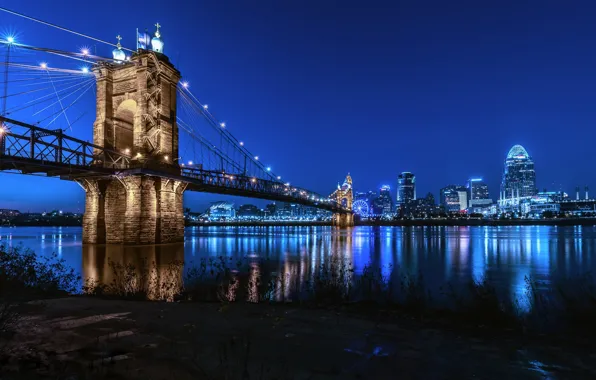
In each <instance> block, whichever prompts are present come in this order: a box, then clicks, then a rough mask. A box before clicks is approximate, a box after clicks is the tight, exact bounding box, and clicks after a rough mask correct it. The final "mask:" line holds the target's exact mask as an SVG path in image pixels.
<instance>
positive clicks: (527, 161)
mask: <svg viewBox="0 0 596 380" xmlns="http://www.w3.org/2000/svg"><path fill="white" fill-rule="evenodd" d="M536 193H537V190H536V172H535V171H534V161H532V158H531V157H530V155H529V154H528V152H527V151H526V150H525V149H524V147H523V146H521V145H514V146H513V147H512V148H511V150H509V153H508V154H507V158H506V159H505V170H504V171H503V181H502V182H501V198H518V197H531V196H533V195H536Z"/></svg>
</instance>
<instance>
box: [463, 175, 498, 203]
mask: <svg viewBox="0 0 596 380" xmlns="http://www.w3.org/2000/svg"><path fill="white" fill-rule="evenodd" d="M492 203H493V202H492V199H490V197H489V195H488V185H487V184H486V183H485V182H484V181H482V178H471V179H470V180H469V181H468V207H476V206H479V207H484V206H489V205H490V204H492Z"/></svg>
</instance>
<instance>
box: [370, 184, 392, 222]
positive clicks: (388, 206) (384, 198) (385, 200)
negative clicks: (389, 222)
mask: <svg viewBox="0 0 596 380" xmlns="http://www.w3.org/2000/svg"><path fill="white" fill-rule="evenodd" d="M392 210H393V201H392V200H391V188H390V187H389V186H388V185H384V186H382V187H381V189H380V190H379V197H378V198H376V199H375V200H374V201H373V214H375V215H387V214H390V213H391V211H392Z"/></svg>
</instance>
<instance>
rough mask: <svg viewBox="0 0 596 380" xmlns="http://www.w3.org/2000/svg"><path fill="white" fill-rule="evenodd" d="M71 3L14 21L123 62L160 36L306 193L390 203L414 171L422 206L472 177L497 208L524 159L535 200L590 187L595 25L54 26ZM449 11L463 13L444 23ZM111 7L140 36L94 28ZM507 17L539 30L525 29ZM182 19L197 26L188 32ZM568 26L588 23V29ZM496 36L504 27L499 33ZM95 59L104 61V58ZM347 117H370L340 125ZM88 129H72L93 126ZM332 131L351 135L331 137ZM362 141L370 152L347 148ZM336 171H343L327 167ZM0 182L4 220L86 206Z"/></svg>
mask: <svg viewBox="0 0 596 380" xmlns="http://www.w3.org/2000/svg"><path fill="white" fill-rule="evenodd" d="M79 4H80V3H79V2H75V1H59V2H57V3H54V4H39V3H38V2H33V1H31V0H24V1H21V2H19V3H18V4H15V5H14V6H15V7H17V8H15V10H17V11H19V10H20V11H23V10H26V9H35V12H34V13H35V14H32V16H38V17H40V18H49V19H48V21H52V22H55V23H57V24H60V25H66V26H68V27H72V28H74V29H77V30H81V31H84V32H86V33H88V34H90V35H93V36H97V37H101V38H105V39H106V40H110V41H111V40H112V39H114V37H115V36H116V35H118V34H121V35H122V36H123V41H122V42H123V44H125V46H129V47H131V46H132V47H134V33H135V30H136V28H137V27H139V28H144V27H145V26H148V25H152V24H153V23H154V22H155V21H159V22H160V24H161V25H163V33H164V39H165V43H166V45H165V53H166V54H167V55H168V56H169V57H170V58H171V59H172V61H173V62H174V64H176V65H177V66H178V67H179V68H180V70H181V71H182V73H183V75H184V76H185V79H186V80H188V82H189V83H190V85H191V86H192V88H193V89H195V90H196V91H197V92H198V93H200V94H201V97H202V98H204V99H206V100H207V101H208V102H209V104H210V105H212V108H213V109H214V112H217V113H218V115H221V116H222V117H223V118H225V119H226V122H227V124H228V126H229V128H230V130H232V131H234V132H241V133H239V134H240V135H242V136H241V137H243V138H246V140H247V144H250V147H251V149H252V150H254V151H255V152H258V154H259V155H260V156H261V157H262V158H263V159H264V160H266V162H267V163H268V164H271V165H272V166H273V167H274V169H275V170H276V171H277V172H279V173H281V174H282V175H283V176H284V178H288V179H289V180H290V181H291V182H292V183H295V184H299V185H300V186H304V187H307V188H312V189H313V190H316V191H319V192H321V193H324V194H327V193H330V192H331V191H333V188H334V184H335V183H336V182H337V180H338V179H341V178H343V177H344V176H345V173H346V172H351V174H352V176H353V177H354V181H355V188H356V189H357V190H361V191H367V190H369V189H379V188H380V187H381V186H382V185H384V184H388V185H390V186H391V188H392V191H394V189H395V188H396V183H395V177H396V176H397V174H399V173H400V172H402V171H404V170H408V171H411V172H412V173H414V174H415V175H416V177H417V187H418V189H419V194H420V195H422V194H426V193H427V192H429V191H430V192H432V193H433V194H435V196H437V195H438V191H439V189H440V188H442V187H444V186H445V185H447V184H449V183H464V182H465V181H466V180H467V179H468V178H470V177H475V176H479V177H483V178H484V179H485V181H487V184H488V186H489V189H490V196H491V198H493V199H497V198H498V189H499V184H500V182H501V173H502V165H503V158H502V157H504V156H505V154H506V153H507V151H508V149H510V147H511V146H513V145H515V144H521V145H522V146H524V147H526V148H527V149H528V151H529V152H530V154H531V156H532V158H533V159H534V160H535V162H536V163H537V164H536V165H537V167H536V171H537V172H538V175H537V187H538V189H540V190H542V189H543V188H545V187H546V188H548V189H550V190H564V191H566V192H567V193H569V194H572V193H573V192H574V191H573V189H574V188H575V187H576V186H581V187H582V188H583V187H584V186H586V185H587V186H589V187H590V188H596V187H595V184H594V183H593V179H592V178H590V177H589V175H590V168H591V167H593V166H594V164H595V163H596V157H591V156H588V157H584V156H585V154H581V152H587V151H590V148H589V145H588V144H589V141H591V139H592V138H593V137H594V136H593V134H594V133H595V132H593V131H592V130H591V129H590V128H589V126H590V125H591V124H593V121H594V120H593V119H594V117H593V115H592V113H591V104H592V103H593V102H592V96H591V90H590V89H591V88H593V87H594V83H593V82H596V76H595V75H594V72H593V70H592V69H591V68H592V67H594V66H595V63H596V59H595V57H593V56H592V55H591V54H590V53H589V52H588V50H589V49H585V46H589V42H590V41H591V40H592V39H593V37H594V36H595V35H596V30H595V29H594V27H593V26H592V23H591V22H588V21H587V14H589V12H582V13H581V14H579V13H577V12H575V11H574V10H570V9H566V8H564V7H558V6H556V5H552V4H550V5H549V4H543V3H540V4H541V7H535V6H533V5H532V4H530V3H528V4H522V5H520V4H517V3H515V2H503V3H501V4H500V7H499V8H498V9H493V8H491V7H490V6H488V5H482V4H475V3H470V4H459V5H457V6H455V5H445V4H442V3H440V2H437V3H436V4H435V5H436V6H435V7H434V10H433V11H432V12H428V10H427V7H423V6H421V5H416V4H409V5H389V4H386V3H384V2H378V3H377V5H378V7H377V8H375V7H368V8H366V9H364V8H360V7H358V6H357V5H356V3H350V2H347V3H345V7H342V8H341V9H336V8H335V7H334V6H330V5H324V4H323V5H321V4H318V3H315V2H307V3H306V4H303V6H302V7H295V6H292V5H278V6H276V7H273V9H271V4H257V5H251V6H249V5H247V4H242V3H241V2H239V3H238V4H237V5H236V6H234V7H226V6H223V5H221V4H217V3H216V2H208V1H207V2H205V4H202V5H201V9H200V12H198V7H196V6H195V5H182V6H181V7H180V8H179V9H177V10H176V12H173V11H168V10H164V9H163V7H160V6H159V3H151V2H149V4H148V6H147V7H143V9H137V7H134V6H133V5H130V4H121V3H117V2H110V1H108V2H106V7H105V9H104V8H102V9H96V10H94V12H97V17H94V18H81V19H74V18H72V17H69V16H68V15H62V14H57V13H55V12H49V11H50V10H51V8H52V7H55V6H63V7H69V8H73V9H75V8H77V6H79V7H80V5H79ZM536 4H538V3H536ZM452 7H455V8H457V10H458V11H459V13H457V14H452V13H453V12H451V13H449V14H450V16H449V17H447V16H446V14H447V13H448V12H447V11H448V10H450V9H451V8H452ZM587 7H590V9H591V7H592V6H589V5H587V6H586V10H587ZM115 8H118V9H120V12H124V13H130V14H135V15H136V19H135V21H131V22H129V21H120V22H118V23H114V24H113V25H106V23H105V22H104V21H103V20H104V19H105V18H108V17H110V16H111V15H112V11H111V10H112V9H115ZM514 9H515V11H516V12H521V13H525V14H532V15H533V16H534V17H532V18H530V19H527V18H523V17H522V18H519V17H517V16H516V13H514V12H512V10H514ZM313 10H316V12H313ZM44 15H47V16H46V17H42V16H44ZM272 15H275V17H273V18H272V17H270V16H272ZM191 16H192V17H199V18H200V20H199V21H200V22H191V20H194V18H191ZM576 17H580V18H581V17H586V23H582V22H580V21H581V20H580V21H578V20H576ZM353 19H357V20H359V22H358V23H356V24H355V25H354V23H353V22H350V20H353ZM1 20H2V22H3V25H5V29H6V30H5V31H4V33H6V32H14V33H15V34H16V35H17V36H18V38H20V39H22V41H23V42H24V43H31V44H37V45H39V46H50V45H53V44H54V43H56V42H57V43H59V44H60V46H58V47H60V48H64V49H68V50H72V49H76V48H78V47H79V46H80V44H81V40H80V39H77V38H74V37H71V36H66V37H64V38H60V40H57V36H63V35H59V34H56V32H55V31H52V30H49V29H47V27H45V26H41V25H37V24H32V23H31V22H29V21H26V20H22V19H17V18H14V17H11V16H9V15H7V14H2V15H1ZM222 20H223V21H225V23H222V22H220V21H222ZM305 22H306V23H308V24H309V25H311V27H310V28H307V29H308V30H306V31H305V30H304V28H303V27H302V28H301V27H300V26H301V25H303V24H304V23H305ZM397 25H399V27H398V26H397ZM438 25H441V27H439V26H438ZM502 25H509V27H508V28H507V31H506V32H505V31H504V30H503V26H502ZM532 26H533V27H534V28H532ZM444 30H448V32H447V33H439V32H441V31H444ZM271 31H275V33H271ZM538 31H539V32H538ZM463 34H465V35H463ZM189 36H197V37H198V36H200V39H201V41H204V42H205V46H203V48H202V49H194V48H192V47H190V46H189V45H190V42H191V41H193V40H192V39H191V37H189ZM471 36H473V37H471ZM545 40H546V41H545ZM347 41H350V42H349V43H348V42H347ZM438 41H440V42H441V43H438ZM486 41H488V43H485V42H486ZM221 46H226V47H227V49H221ZM387 46H396V47H397V48H396V49H395V51H389V50H388V49H387ZM355 47H356V48H355ZM96 48H97V49H98V53H101V54H102V55H108V54H109V52H110V49H104V48H102V47H101V46H97V47H96ZM102 49H103V50H102ZM104 50H105V51H104ZM222 50H223V51H222ZM354 51H359V53H358V54H356V53H354ZM50 63H51V62H50ZM194 68H198V69H197V70H194ZM371 68H374V69H375V70H370V69H371ZM536 68H539V70H536ZM570 68H573V70H570ZM544 88H548V90H549V91H543V90H544ZM296 105H303V106H304V107H296ZM295 108H300V109H302V110H301V111H300V112H296V111H295ZM346 108H348V109H360V110H362V111H363V112H362V114H363V115H364V114H367V115H369V114H374V115H375V116H374V117H373V118H372V119H371V118H370V117H369V116H367V117H366V118H365V117H364V116H359V115H360V114H359V113H357V114H356V116H354V115H351V116H350V117H345V116H343V114H344V113H345V112H344V111H345V109H346ZM429 110H432V112H429ZM92 114H93V113H92V112H89V114H88V115H86V116H85V117H84V118H83V119H81V121H80V122H79V123H81V125H83V124H85V125H83V126H88V125H90V124H92V123H93V115H92ZM568 125H572V126H573V128H574V130H575V131H579V132H581V133H582V134H585V136H584V137H585V138H582V139H577V138H574V140H573V149H570V150H566V154H565V155H562V154H559V153H558V152H560V151H562V149H563V148H564V147H563V146H562V144H565V142H566V141H568V139H570V138H572V137H573V136H572V135H571V134H570V132H567V128H566V126H568ZM340 126H341V128H343V129H344V132H345V133H343V134H339V135H338V134H337V133H336V131H337V128H338V127H340ZM363 126H366V128H364V127H363ZM81 130H87V132H79V131H78V130H75V131H74V132H75V133H74V134H75V135H77V133H81V134H82V135H81V136H80V137H82V138H86V139H89V136H85V134H89V130H90V128H81ZM312 136H316V139H313V137H312ZM357 139H364V141H365V142H366V143H365V144H354V142H355V141H356V140H357ZM272 141H275V142H276V143H271V142H272ZM396 141H398V142H400V143H399V144H395V142H396ZM346 146H348V147H350V149H348V150H346V149H345V147H346ZM421 148H423V149H421ZM337 156H341V157H342V160H341V163H340V164H339V165H338V164H337V162H336V161H335V160H329V157H337ZM296 158H299V159H296ZM0 181H2V184H3V186H2V188H3V189H2V191H1V192H0V199H2V204H1V205H0V206H1V207H5V208H18V209H29V210H32V211H42V210H43V209H52V208H60V209H64V210H68V211H79V212H80V211H82V208H83V207H82V206H81V205H83V204H84V193H83V192H82V191H81V189H80V188H79V187H78V185H76V184H74V183H68V182H64V181H58V180H55V179H44V178H36V177H28V176H19V177H17V176H13V175H9V174H0ZM17 189H18V190H17ZM39 189H43V190H44V196H43V197H40V196H39V193H38V192H39ZM392 196H393V197H395V193H393V194H392ZM187 198H188V199H187V201H186V202H185V204H186V205H187V206H188V205H190V206H191V207H192V206H195V205H196V206H197V207H199V206H201V205H206V204H208V203H209V202H211V201H214V200H217V199H219V198H221V196H211V195H203V194H190V195H188V196H187ZM239 202H242V201H239ZM256 202H258V201H256Z"/></svg>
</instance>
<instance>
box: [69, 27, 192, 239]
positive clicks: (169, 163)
mask: <svg viewBox="0 0 596 380" xmlns="http://www.w3.org/2000/svg"><path fill="white" fill-rule="evenodd" d="M159 37H160V35H159V26H158V31H157V33H156V37H155V38H154V39H153V41H152V43H153V50H152V51H150V50H144V49H139V50H138V51H137V52H136V53H134V54H133V55H132V57H130V58H128V57H126V56H125V53H124V51H122V49H121V46H120V43H118V47H117V48H116V49H114V51H113V55H114V60H115V61H116V62H114V63H100V64H97V65H96V66H95V67H94V68H93V73H94V74H95V77H96V83H97V115H96V120H95V123H94V125H93V142H94V144H95V145H98V146H103V147H105V148H108V149H111V150H113V151H116V152H121V153H124V154H125V155H126V156H127V159H121V160H116V161H114V159H112V158H110V157H106V156H105V155H108V154H109V153H104V152H95V154H97V155H98V157H99V158H98V160H97V161H96V163H95V165H96V166H99V167H102V166H103V167H110V168H112V169H114V167H115V168H116V169H122V171H121V172H119V173H120V174H117V175H115V176H114V175H112V176H104V177H89V178H79V179H78V183H79V184H80V185H81V186H82V187H83V188H84V189H85V192H86V204H85V215H84V217H83V242H84V243H94V244H102V243H107V244H154V243H170V242H180V241H183V240H184V214H183V205H182V198H183V192H184V190H185V189H186V183H184V182H181V181H177V180H172V179H166V178H163V177H160V176H159V175H158V174H157V173H162V174H163V173H168V174H170V177H171V176H176V175H179V174H180V167H179V166H178V164H177V158H178V126H177V124H176V88H177V85H178V81H179V80H180V72H179V71H178V70H177V69H176V68H175V67H174V66H173V65H172V64H171V63H170V62H169V60H168V58H167V57H166V56H165V55H163V54H162V47H163V42H161V40H160V38H159ZM118 39H120V37H118ZM156 43H157V46H156ZM160 43H161V44H160ZM114 162H115V163H114Z"/></svg>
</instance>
